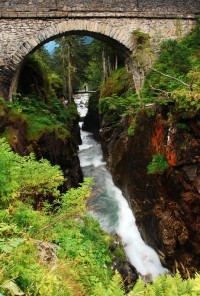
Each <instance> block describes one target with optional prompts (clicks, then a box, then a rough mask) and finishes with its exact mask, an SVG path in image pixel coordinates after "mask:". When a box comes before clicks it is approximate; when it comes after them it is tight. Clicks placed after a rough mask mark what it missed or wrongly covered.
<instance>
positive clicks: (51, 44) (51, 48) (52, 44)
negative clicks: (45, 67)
mask: <svg viewBox="0 0 200 296" xmlns="http://www.w3.org/2000/svg"><path fill="white" fill-rule="evenodd" d="M55 46H56V43H55V41H50V42H48V43H46V44H45V48H46V49H47V50H48V52H49V53H53V52H54V48H55Z"/></svg>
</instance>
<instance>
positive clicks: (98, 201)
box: [75, 94, 166, 280]
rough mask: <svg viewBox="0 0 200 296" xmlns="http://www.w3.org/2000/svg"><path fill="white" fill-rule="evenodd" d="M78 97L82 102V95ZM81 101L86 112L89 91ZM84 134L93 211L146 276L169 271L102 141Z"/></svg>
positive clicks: (84, 161)
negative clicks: (142, 228)
mask: <svg viewBox="0 0 200 296" xmlns="http://www.w3.org/2000/svg"><path fill="white" fill-rule="evenodd" d="M75 101H76V102H78V99H76V100H75ZM80 101H81V102H82V107H81V108H80V107H79V113H80V115H81V116H83V115H85V112H86V111H85V108H86V107H84V104H83V102H86V101H87V100H86V94H85V95H84V98H82V99H79V102H80ZM80 127H81V124H80ZM81 138H82V145H80V146H79V159H80V164H81V168H82V171H83V174H84V176H85V177H93V179H94V182H95V197H94V198H93V199H92V200H91V202H90V208H91V210H90V211H89V212H90V214H91V215H92V216H93V217H94V218H95V219H97V220H98V221H99V223H100V225H101V227H102V228H103V229H105V230H106V231H107V232H109V233H111V234H117V235H118V236H119V237H120V238H121V241H122V243H123V246H124V250H125V254H126V256H127V258H128V260H129V262H130V263H131V264H132V265H133V266H134V267H135V268H136V270H137V271H138V273H139V274H140V275H141V276H142V277H144V278H145V277H148V278H149V279H150V280H153V279H154V278H155V277H156V276H158V275H159V274H162V273H166V269H165V268H164V267H163V266H162V265H161V262H160V259H159V257H158V255H157V253H156V252H155V250H154V249H152V248H151V247H149V246H148V245H147V244H146V243H145V242H144V241H143V239H142V237H141V235H140V233H139V230H138V228H137V225H136V223H135V217H134V214H133V212H132V211H131V209H130V207H129V205H128V202H127V200H126V199H125V198H124V197H123V195H122V192H121V190H120V189H119V188H117V187H116V186H115V185H114V183H113V181H112V176H111V174H110V173H109V172H108V170H107V168H106V163H105V162H104V160H103V153H102V149H101V145H100V144H99V143H97V142H96V141H95V140H94V139H93V136H92V134H91V133H89V132H86V131H83V130H81Z"/></svg>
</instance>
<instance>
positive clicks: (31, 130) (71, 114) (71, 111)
mask: <svg viewBox="0 0 200 296" xmlns="http://www.w3.org/2000/svg"><path fill="white" fill-rule="evenodd" d="M7 106H8V110H9V114H8V115H9V120H10V121H11V120H12V121H15V119H16V117H18V118H19V117H20V118H23V120H25V121H26V122H27V125H28V139H29V140H34V139H38V138H39V137H40V136H41V134H42V133H44V132H45V131H49V132H54V133H55V134H56V135H57V137H58V138H62V139H64V138H67V137H69V136H70V131H71V129H72V128H73V123H74V122H76V121H77V119H78V113H77V109H76V106H75V105H74V104H71V105H70V106H69V107H66V106H64V105H63V103H62V102H61V101H60V100H58V99H53V98H52V99H49V101H48V103H45V102H44V100H43V99H41V98H37V97H33V96H30V97H21V96H18V97H17V98H15V100H14V101H13V102H8V103H7ZM7 137H9V135H7Z"/></svg>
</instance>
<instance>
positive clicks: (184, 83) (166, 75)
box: [149, 67, 192, 91]
mask: <svg viewBox="0 0 200 296" xmlns="http://www.w3.org/2000/svg"><path fill="white" fill-rule="evenodd" d="M149 69H151V70H153V71H154V72H156V73H159V74H160V75H162V76H164V77H167V78H170V79H173V80H175V81H177V82H179V83H181V84H183V85H185V86H187V87H189V89H190V90H191V91H192V85H191V84H188V83H186V82H184V81H182V80H180V79H178V78H176V77H173V76H171V75H168V74H165V73H162V72H160V71H158V70H156V69H155V68H153V67H149Z"/></svg>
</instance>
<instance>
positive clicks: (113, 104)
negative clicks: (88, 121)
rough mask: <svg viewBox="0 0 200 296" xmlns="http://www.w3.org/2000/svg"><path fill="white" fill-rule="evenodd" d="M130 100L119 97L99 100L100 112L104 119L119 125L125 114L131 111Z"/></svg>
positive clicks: (113, 96) (114, 96)
mask: <svg viewBox="0 0 200 296" xmlns="http://www.w3.org/2000/svg"><path fill="white" fill-rule="evenodd" d="M130 103H131V102H130V100H127V99H125V98H123V97H118V96H117V95H112V96H111V97H106V98H101V99H100V100H99V111H100V115H101V116H102V119H103V120H105V121H107V122H110V123H112V124H113V125H115V124H118V123H119V121H120V120H121V118H122V116H125V112H126V111H127V110H129V107H130Z"/></svg>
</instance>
